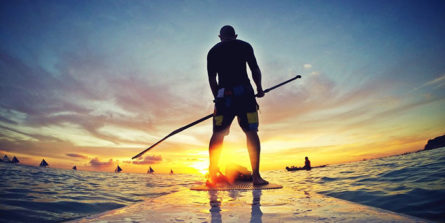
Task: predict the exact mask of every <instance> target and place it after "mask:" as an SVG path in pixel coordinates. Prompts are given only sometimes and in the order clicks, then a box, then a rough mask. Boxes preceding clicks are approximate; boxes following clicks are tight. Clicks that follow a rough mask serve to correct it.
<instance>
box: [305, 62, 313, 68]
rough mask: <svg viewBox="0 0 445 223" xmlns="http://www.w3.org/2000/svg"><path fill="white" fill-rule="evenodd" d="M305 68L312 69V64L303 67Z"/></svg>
mask: <svg viewBox="0 0 445 223" xmlns="http://www.w3.org/2000/svg"><path fill="white" fill-rule="evenodd" d="M303 67H304V68H305V69H311V68H312V64H308V63H307V64H305V65H303Z"/></svg>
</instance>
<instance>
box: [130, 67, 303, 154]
mask: <svg viewBox="0 0 445 223" xmlns="http://www.w3.org/2000/svg"><path fill="white" fill-rule="evenodd" d="M298 78H301V76H300V75H297V76H295V77H293V78H291V79H289V80H287V81H284V82H282V83H280V84H277V85H275V86H273V87H271V88H268V89H266V90H264V91H263V92H264V94H266V93H268V92H269V91H271V90H273V89H275V88H278V87H281V86H283V85H285V84H287V83H289V82H291V81H294V80H296V79H298ZM255 97H258V95H255ZM211 117H213V113H212V114H210V115H207V116H205V117H203V118H200V119H198V120H196V121H194V122H192V123H190V124H188V125H186V126H183V127H181V128H179V129H176V130H175V131H173V132H171V133H170V134H168V135H167V136H165V137H164V138H162V139H161V140H159V141H158V142H156V143H155V144H153V145H152V146H150V147H148V148H147V149H145V150H144V151H142V152H140V153H139V154H137V155H136V156H133V158H131V159H136V158H138V157H140V156H142V155H144V153H146V152H147V151H148V150H150V149H152V148H153V147H155V146H157V145H158V144H159V143H161V142H162V141H164V140H166V139H167V138H169V137H170V136H173V135H175V134H177V133H179V132H182V131H184V130H186V129H188V128H190V127H192V126H194V125H196V124H198V123H200V122H202V121H205V120H207V119H209V118H211Z"/></svg>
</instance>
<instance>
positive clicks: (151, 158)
mask: <svg viewBox="0 0 445 223" xmlns="http://www.w3.org/2000/svg"><path fill="white" fill-rule="evenodd" d="M141 159H142V158H141ZM161 161H162V156H161V155H159V156H156V155H153V156H150V155H148V156H146V157H145V158H144V159H143V160H140V161H133V164H138V165H141V164H156V163H160V162H161Z"/></svg>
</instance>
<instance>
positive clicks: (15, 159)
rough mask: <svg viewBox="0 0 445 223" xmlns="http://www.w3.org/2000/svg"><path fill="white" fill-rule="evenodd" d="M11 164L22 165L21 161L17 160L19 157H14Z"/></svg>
mask: <svg viewBox="0 0 445 223" xmlns="http://www.w3.org/2000/svg"><path fill="white" fill-rule="evenodd" d="M11 163H20V161H19V159H17V157H15V156H14V157H13V158H12V160H11Z"/></svg>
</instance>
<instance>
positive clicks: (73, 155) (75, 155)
mask: <svg viewBox="0 0 445 223" xmlns="http://www.w3.org/2000/svg"><path fill="white" fill-rule="evenodd" d="M65 155H66V156H69V157H74V158H81V159H88V156H85V155H82V154H77V153H67V154H65Z"/></svg>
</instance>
